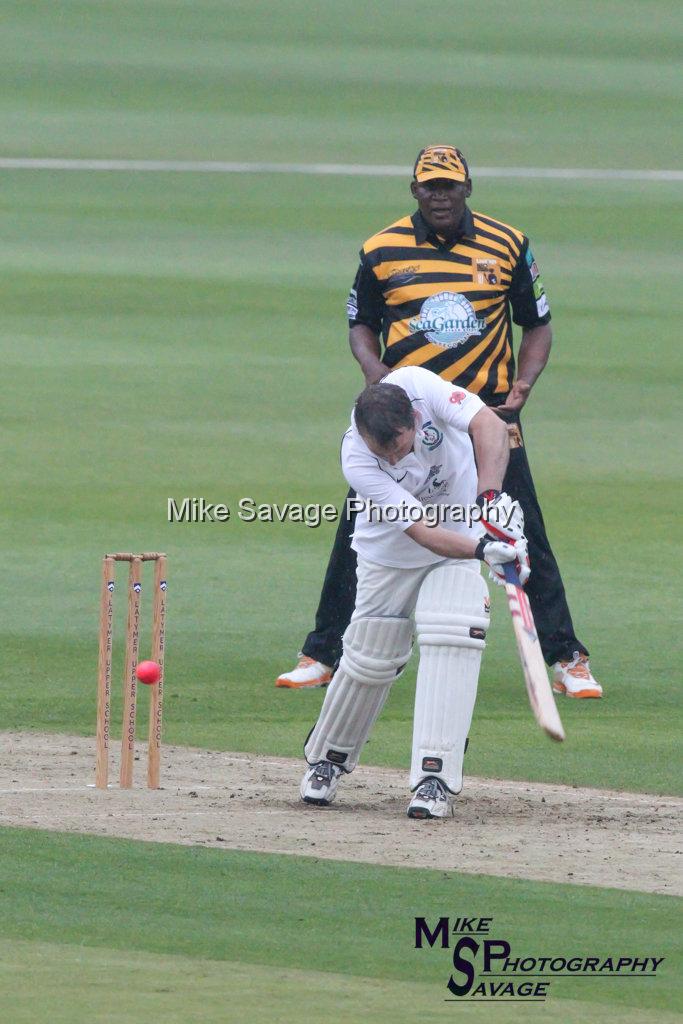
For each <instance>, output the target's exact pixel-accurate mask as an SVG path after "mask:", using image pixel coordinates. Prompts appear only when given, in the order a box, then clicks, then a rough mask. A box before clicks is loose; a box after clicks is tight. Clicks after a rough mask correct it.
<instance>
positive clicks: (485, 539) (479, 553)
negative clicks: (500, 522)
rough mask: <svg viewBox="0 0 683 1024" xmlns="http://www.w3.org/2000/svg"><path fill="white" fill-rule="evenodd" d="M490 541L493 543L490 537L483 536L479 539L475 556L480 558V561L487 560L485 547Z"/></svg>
mask: <svg viewBox="0 0 683 1024" xmlns="http://www.w3.org/2000/svg"><path fill="white" fill-rule="evenodd" d="M490 543H491V541H490V538H488V537H482V538H481V540H480V541H479V543H478V544H477V546H476V548H475V549H474V557H475V558H478V559H479V561H480V562H483V561H485V559H484V548H485V547H486V545H487V544H490Z"/></svg>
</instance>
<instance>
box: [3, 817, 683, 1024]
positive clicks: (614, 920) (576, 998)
mask: <svg viewBox="0 0 683 1024" xmlns="http://www.w3.org/2000/svg"><path fill="white" fill-rule="evenodd" d="M2 836H3V838H2V852H3V860H2V863H3V868H2V877H3V885H2V892H1V893H0V912H1V913H2V920H3V940H2V943H1V944H0V959H2V969H1V970H2V972H5V973H6V975H7V978H8V979H9V978H11V980H12V985H11V992H8V993H7V996H6V997H3V1009H4V1010H5V1019H7V1020H10V1019H11V1020H12V1021H13V1022H15V1021H16V1022H23V1021H29V1020H42V1019H46V1018H44V1017H42V1016H40V1015H39V1014H40V1012H41V1011H44V1010H47V1007H48V1002H47V1000H48V998H49V1000H50V1001H49V1006H50V1010H51V1012H50V1014H49V1019H50V1020H51V1021H60V1022H61V1021H65V1022H66V1021H70V1022H71V1021H73V1022H75V1024H77V1022H80V1021H85V1020H88V1021H95V1022H99V1021H108V1022H112V1024H113V1022H116V1024H119V1022H124V1021H126V1022H128V1021H131V1022H132V1021H136V1020H140V1019H142V1015H143V1013H144V1014H150V1015H151V1016H147V1017H146V1018H145V1019H150V1020H162V1019H163V1020H165V1021H170V1022H174V1021H178V1022H181V1021H185V1020H187V1019H192V1020H193V1021H194V1020H197V1021H204V1020H206V1021H213V1020H216V1019H221V1020H235V1021H238V1020H245V1019H250V1020H255V1021H263V1022H266V1021H272V1020H274V1019H276V1020H278V1021H282V1022H283V1024H289V1022H290V1021H291V1022H292V1024H295V1022H296V1021H298V1020H300V1019H301V1012H302V1010H305V1009H306V1008H308V1009H309V1010H310V1012H311V1014H312V1013H313V1012H314V1010H315V1011H316V1012H317V1011H325V1014H327V1013H331V1012H332V1011H333V1010H334V1016H335V1019H338V1020H342V1021H349V1022H351V1021H353V1022H356V1021H358V1020H361V1019H363V1020H369V1021H373V1022H378V1024H379V1022H385V1021H386V1022H390V1021H393V1020H398V1021H406V1022H408V1021H411V1020H415V1019H417V1018H418V1017H419V1019H425V1020H427V1021H437V1020H442V1019H444V1017H445V1014H446V1011H447V1009H453V1007H448V1008H447V1007H445V1006H444V1003H443V999H444V998H445V997H449V995H450V994H449V992H448V990H447V989H446V981H447V980H448V978H449V977H450V975H451V972H452V961H451V954H450V952H449V951H448V950H443V949H441V948H440V947H438V946H435V947H434V949H432V950H430V949H428V948H426V947H425V948H424V949H422V950H416V949H415V948H414V934H415V922H414V918H415V916H424V917H426V918H427V920H428V922H429V923H430V924H432V923H435V922H436V920H437V919H438V918H439V917H441V916H442V915H445V916H451V917H452V918H453V919H454V918H455V917H456V916H458V915H464V914H467V915H469V916H473V915H482V916H489V917H493V918H494V922H493V924H492V927H491V937H492V938H497V939H505V940H507V941H508V942H509V943H510V946H511V956H513V957H517V956H519V957H525V956H535V957H541V956H563V957H569V956H583V957H585V956H597V957H601V958H604V957H609V956H612V957H618V956H640V957H643V956H657V957H660V956H664V957H666V958H667V959H666V960H665V961H664V963H663V964H662V965H661V966H660V967H659V968H658V972H657V976H656V977H655V978H654V979H647V980H640V981H639V980H637V979H636V978H635V977H634V978H629V979H625V978H621V979H617V978H612V979H608V978H607V977H604V976H603V977H601V978H597V979H596V978H592V979H591V978H581V979H577V978H556V979H555V980H554V981H553V982H552V984H551V986H550V994H549V998H548V1002H547V1003H546V1004H545V1006H544V1009H543V1011H542V1013H543V1015H544V1016H543V1019H544V1020H549V1021H557V1022H560V1021H562V1022H567V1021H569V1022H573V1021H577V1022H578V1021H588V1020H591V1021H592V1020H608V1021H612V1020H614V1021H617V1020H625V1021H629V1022H630V1021H634V1022H635V1021H639V1022H650V1021H652V1022H654V1021H667V1022H668V1021H672V1022H673V1021H674V1020H678V1019H680V1018H679V1015H678V1013H676V1012H675V1011H676V1010H677V1008H678V1009H681V1008H682V1007H681V1001H680V995H681V993H680V984H679V983H678V982H677V981H676V969H675V964H676V960H675V957H676V956H677V955H679V953H680V950H679V943H680V934H679V933H680V930H679V929H678V928H677V926H676V924H677V919H678V915H679V912H680V906H679V904H680V901H679V900H675V899H672V898H670V897H657V896H646V895H643V894H638V893H627V892H622V891H619V890H598V889H594V888H589V887H581V886H567V885H548V884H543V883H532V882H521V881H520V882H518V881H511V880H508V879H499V878H496V879H491V878H487V877H485V876H467V875H458V874H456V873H454V872H436V871H427V870H425V871H416V870H411V869H396V868H383V867H376V866H370V865H364V864H346V863H342V862H334V861H317V860H314V859H311V858H298V857H276V856H265V855H262V854H251V853H238V852H235V851H225V852H224V851H217V850H204V849H199V848H196V847H175V846H167V845H163V844H152V843H134V842H129V841H122V840H119V841H117V840H108V839H100V838H95V837H82V836H59V835H55V834H51V833H41V832H33V831H30V832H26V831H22V830H15V829H8V830H5V831H4V832H3V834H2ZM539 921H543V931H542V934H541V933H540V932H539V927H538V922H539ZM476 966H477V971H479V970H481V954H479V958H478V959H477V961H476ZM1 977H2V975H1V974H0V978H1ZM457 980H458V981H461V980H462V979H461V978H460V976H458V979H457ZM488 1005H489V1004H487V1006H484V1007H475V1006H473V1005H472V1004H468V1009H467V1012H468V1013H470V1012H472V1013H473V1014H474V1015H475V1016H474V1019H475V1020H488V1019H491V1018H490V1016H487V1015H486V1011H487V1009H488ZM30 1007H32V1009H33V1013H34V1016H33V1017H32V1018H31V1017H30V1015H29V1008H30ZM53 1007H54V1008H55V1013H56V1014H61V1016H59V1015H57V1016H53V1014H52V1008H53ZM221 1008H222V1013H221V1012H220V1011H221ZM520 1011H523V1012H526V1013H528V1012H529V1011H528V1009H527V1010H526V1011H525V1008H524V1007H521V1006H518V1005H516V1004H515V1005H510V1004H508V1005H507V1006H497V1007H496V1009H495V1011H494V1012H495V1015H496V1020H498V1019H500V1020H502V1021H504V1022H506V1024H507V1022H516V1021H521V1020H522V1019H523V1012H520ZM183 1014H185V1015H186V1016H183ZM188 1014H189V1016H188Z"/></svg>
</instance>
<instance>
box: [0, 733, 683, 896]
mask: <svg viewBox="0 0 683 1024" xmlns="http://www.w3.org/2000/svg"><path fill="white" fill-rule="evenodd" d="M94 746H95V744H94V740H92V739H87V738H83V737H82V736H60V735H52V734H41V733H0V825H12V826H17V827H21V828H44V829H52V830H56V831H60V832H87V833H91V834H95V835H106V836H115V837H124V836H125V837H128V838H130V839H141V840H146V841H149V842H163V843H182V844H186V845H194V846H213V847H219V848H221V849H228V848H231V849H237V850H255V851H261V852H267V853H285V854H302V855H305V856H312V857H322V858H331V859H335V860H352V861H365V862H367V863H371V864H393V865H398V866H400V867H416V868H439V869H442V870H448V871H463V872H467V873H470V874H472V873H476V874H487V875H500V876H505V877H508V878H529V879H536V880H540V881H545V882H573V883H575V884H582V885H600V886H611V887H615V888H619V889H634V890H640V891H641V892H652V893H666V894H669V895H672V894H683V872H682V871H681V865H682V862H683V861H682V857H681V854H682V853H683V841H682V840H681V838H680V834H679V833H678V831H677V826H678V822H679V821H680V817H681V810H682V809H683V800H680V799H677V798H676V797H670V796H664V797H662V796H649V795H646V794H641V793H617V792H611V791H608V790H599V789H578V788H573V787H568V786H555V785H546V784H540V783H531V782H509V781H500V780H495V779H479V778H468V779H466V781H465V788H464V790H463V792H462V794H461V795H460V796H459V797H458V799H457V801H456V805H455V807H456V811H455V817H454V818H449V819H447V820H444V821H411V820H410V819H408V818H407V817H406V814H405V809H406V805H407V800H408V797H407V785H406V775H405V773H404V772H399V771H394V770H390V769H386V768H381V769H378V768H367V767H365V768H363V767H361V768H358V769H357V770H356V771H355V772H354V773H353V775H352V776H350V777H349V778H347V779H344V780H343V781H342V784H341V786H340V789H339V793H338V796H337V800H336V802H335V803H334V805H333V806H331V807H327V808H316V807H310V806H307V805H306V804H303V803H301V801H300V800H299V782H300V779H301V775H302V771H303V762H302V761H299V760H292V759H286V758H275V757H256V756H254V755H252V754H230V753H220V752H212V751H207V750H195V749H192V748H188V747H167V748H166V749H165V750H164V752H163V759H162V786H163V788H162V789H161V790H158V791H151V790H147V789H146V788H144V787H145V772H146V753H145V751H144V747H143V745H142V744H141V745H140V747H141V751H140V756H139V759H138V760H137V762H136V766H135V769H136V786H137V787H138V788H135V789H133V790H128V791H121V790H119V789H118V788H111V789H110V790H109V791H101V790H96V789H95V788H94V787H93V786H92V783H93V781H94V757H95V751H94ZM115 753H116V752H115V751H113V752H112V758H111V761H112V773H111V778H112V780H113V781H114V782H115V781H116V779H117V765H116V757H115ZM116 785H117V783H116Z"/></svg>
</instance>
